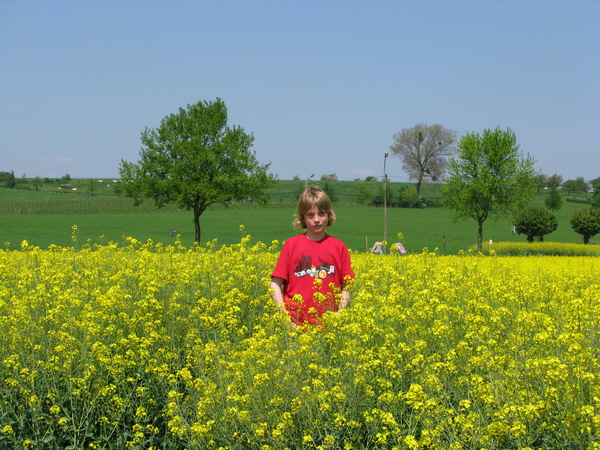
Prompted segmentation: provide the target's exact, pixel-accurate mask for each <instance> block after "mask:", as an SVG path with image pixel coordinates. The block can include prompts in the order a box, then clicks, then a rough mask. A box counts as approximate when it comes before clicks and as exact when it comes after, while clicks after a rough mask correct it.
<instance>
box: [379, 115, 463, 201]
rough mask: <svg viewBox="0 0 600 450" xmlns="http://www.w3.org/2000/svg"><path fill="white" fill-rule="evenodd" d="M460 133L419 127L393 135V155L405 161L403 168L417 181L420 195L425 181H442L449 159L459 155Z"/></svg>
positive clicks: (423, 126) (438, 126)
mask: <svg viewBox="0 0 600 450" xmlns="http://www.w3.org/2000/svg"><path fill="white" fill-rule="evenodd" d="M457 136H458V133H457V132H456V131H454V130H448V129H446V128H444V127H443V126H442V125H439V124H434V125H427V124H418V125H415V126H414V127H412V128H404V129H402V131H400V132H399V133H396V134H394V145H391V146H390V149H391V150H392V153H393V154H394V155H396V156H398V157H399V158H400V160H401V161H402V164H403V166H402V169H403V170H404V171H405V172H406V173H407V174H408V176H409V178H410V179H411V180H417V195H420V193H421V184H422V183H423V182H424V181H427V180H431V181H437V180H441V179H442V176H443V175H444V173H445V171H446V160H447V158H449V157H451V156H453V155H455V154H456V140H457Z"/></svg>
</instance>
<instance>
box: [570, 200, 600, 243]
mask: <svg viewBox="0 0 600 450" xmlns="http://www.w3.org/2000/svg"><path fill="white" fill-rule="evenodd" d="M569 223H570V224H571V227H572V228H573V230H575V232H576V233H577V234H581V235H582V236H583V243H584V244H589V242H590V238H591V237H592V236H594V235H596V234H598V233H600V209H595V208H594V209H578V210H576V211H575V212H574V213H573V215H572V216H571V218H570V219H569Z"/></svg>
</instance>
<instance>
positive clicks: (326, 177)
mask: <svg viewBox="0 0 600 450" xmlns="http://www.w3.org/2000/svg"><path fill="white" fill-rule="evenodd" d="M337 179H338V178H337V175H336V174H335V173H332V174H329V175H321V181H337Z"/></svg>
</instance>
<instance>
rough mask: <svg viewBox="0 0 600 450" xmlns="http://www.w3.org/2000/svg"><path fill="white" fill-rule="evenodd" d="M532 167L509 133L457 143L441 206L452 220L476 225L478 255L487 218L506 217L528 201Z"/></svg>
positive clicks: (490, 132)
mask: <svg viewBox="0 0 600 450" xmlns="http://www.w3.org/2000/svg"><path fill="white" fill-rule="evenodd" d="M533 164H534V160H533V158H531V157H529V156H528V157H526V158H524V157H523V155H522V153H521V151H520V150H519V146H518V145H517V138H516V136H515V134H514V133H513V132H512V131H511V130H510V129H507V130H506V131H504V130H501V129H500V128H499V127H498V128H496V129H495V130H490V129H486V130H484V132H483V134H482V135H480V134H478V133H468V134H466V135H465V136H463V137H462V138H461V139H460V141H459V143H458V157H457V158H452V159H450V161H448V174H449V177H448V178H447V179H446V183H447V184H446V186H444V187H442V193H443V196H444V197H443V202H444V205H445V206H447V207H448V208H450V209H452V210H453V216H454V219H455V220H465V219H473V220H475V221H476V222H477V225H478V229H477V249H478V251H481V243H482V238H483V223H484V222H485V221H486V220H487V219H488V217H494V216H509V215H510V214H512V213H513V212H514V211H517V210H519V209H521V208H524V207H525V206H526V205H527V203H528V202H529V200H530V199H531V198H532V196H533V193H534V192H533V189H534V188H535V185H536V180H535V176H536V172H535V171H534V169H533Z"/></svg>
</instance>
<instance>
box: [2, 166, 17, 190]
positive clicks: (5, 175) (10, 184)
mask: <svg viewBox="0 0 600 450" xmlns="http://www.w3.org/2000/svg"><path fill="white" fill-rule="evenodd" d="M0 182H2V183H6V187H7V188H10V189H13V188H14V187H15V186H16V185H17V178H16V177H15V172H14V171H13V170H11V171H10V172H0Z"/></svg>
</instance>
